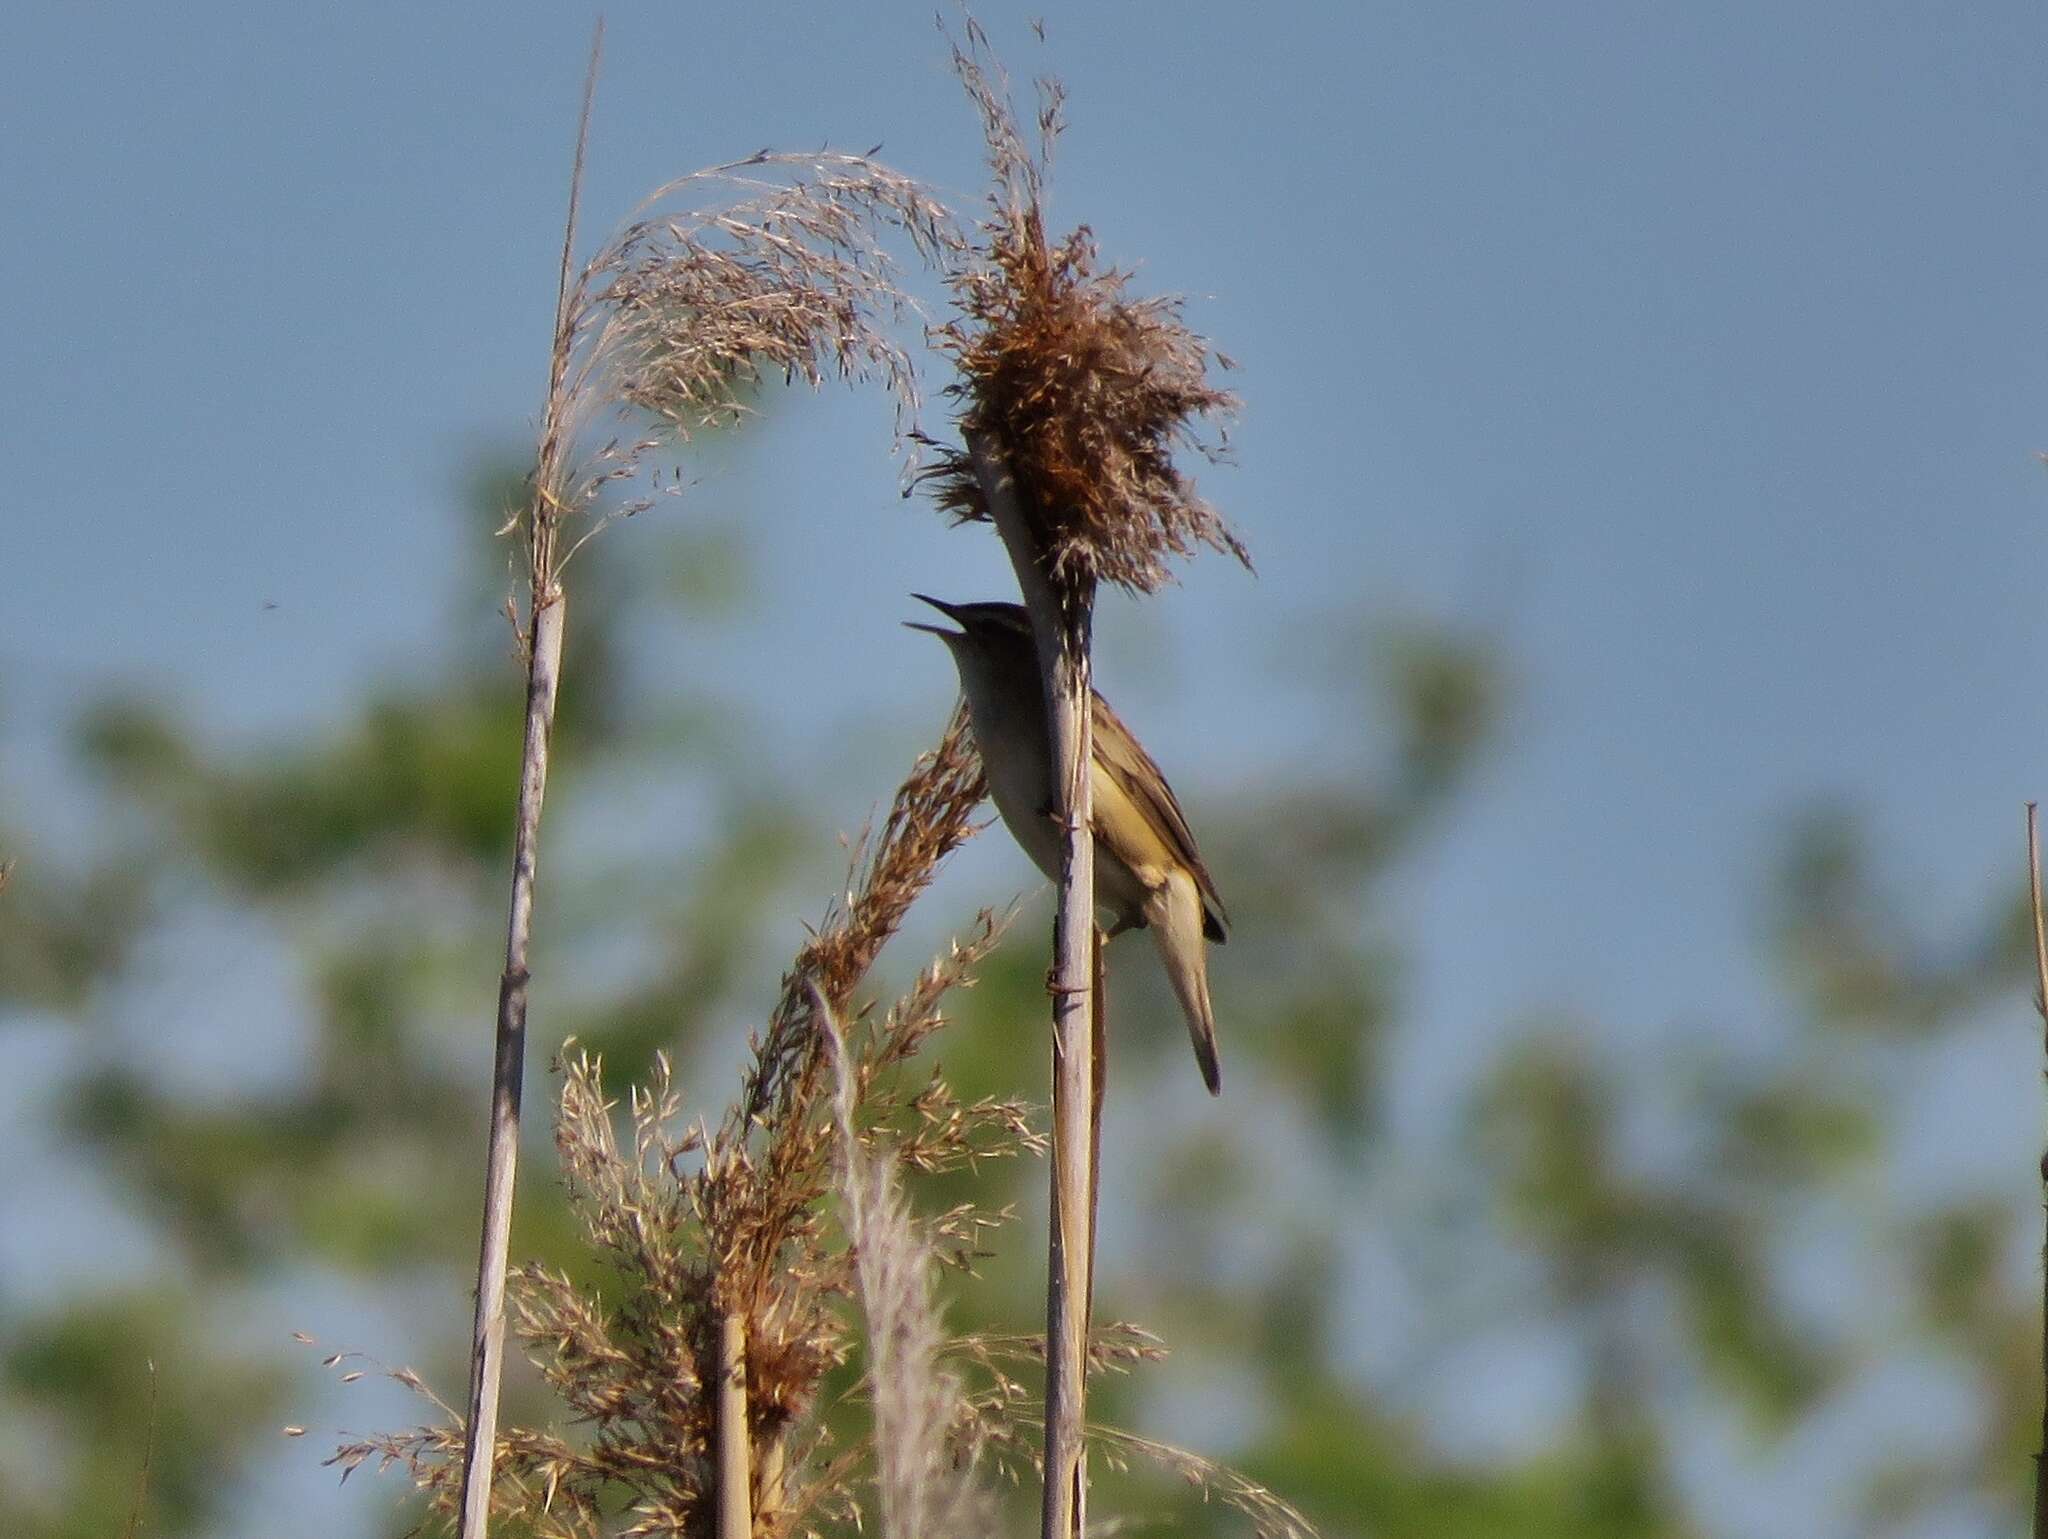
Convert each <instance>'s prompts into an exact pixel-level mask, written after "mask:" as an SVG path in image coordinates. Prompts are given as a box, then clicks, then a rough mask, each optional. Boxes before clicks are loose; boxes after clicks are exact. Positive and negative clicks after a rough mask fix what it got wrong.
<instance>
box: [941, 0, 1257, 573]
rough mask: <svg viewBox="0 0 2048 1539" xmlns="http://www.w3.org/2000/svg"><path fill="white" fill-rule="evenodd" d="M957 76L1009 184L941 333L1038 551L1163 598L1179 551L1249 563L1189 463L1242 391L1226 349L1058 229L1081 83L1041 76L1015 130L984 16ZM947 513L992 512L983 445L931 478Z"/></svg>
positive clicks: (1087, 242) (975, 426)
mask: <svg viewBox="0 0 2048 1539" xmlns="http://www.w3.org/2000/svg"><path fill="white" fill-rule="evenodd" d="M953 69H954V72H955V73H956V74H957V75H958V76H959V77H960V81H961V83H962V85H964V86H965V87H966V90H967V94H968V97H969V99H970V100H971V101H972V102H973V103H974V106H975V108H976V109H977V111H978V112H979V113H980V115H981V120H982V130H983V134H984V137H985V138H986V140H987V142H988V159H989V166H990V169H991V171H992V172H993V173H994V186H993V187H992V189H991V191H990V193H989V197H988V213H987V215H986V217H984V219H983V220H982V222H981V226H980V234H981V240H980V243H979V244H978V245H977V246H975V247H974V248H973V249H972V250H971V252H970V253H969V254H968V256H967V258H966V259H965V260H964V261H961V262H959V263H958V264H957V265H956V266H955V268H954V270H953V274H952V278H951V287H952V291H953V302H954V306H955V308H956V310H957V312H958V313H957V314H956V316H955V317H954V318H953V319H952V320H951V321H950V322H948V323H947V324H946V325H944V326H942V327H940V328H939V329H938V331H937V333H936V337H937V341H938V344H939V346H940V347H941V348H942V349H943V350H944V351H945V352H947V353H948V354H950V355H951V357H952V358H953V361H954V363H955V365H956V367H957V368H958V370H959V374H960V378H959V380H958V381H957V382H956V383H955V384H953V385H952V386H949V387H948V392H947V393H948V394H949V395H951V396H952V397H953V398H954V399H956V400H958V401H959V402H960V403H961V411H960V425H961V429H962V432H963V434H965V435H967V436H970V437H971V436H972V435H973V434H975V433H977V432H979V433H985V434H988V435H990V436H991V437H992V438H993V439H994V441H995V442H996V443H997V444H998V445H999V446H1000V447H1001V450H1002V452H1003V453H1004V455H1005V456H1006V457H1007V459H1008V462H1009V467H1010V471H1011V474H1012V475H1013V477H1014V478H1015V480H1016V482H1017V484H1018V486H1019V488H1020V489H1021V491H1020V496H1019V501H1020V504H1021V509H1022V512H1023V515H1024V520H1025V523H1026V527H1027V529H1028V531H1029V534H1030V536H1031V545H1032V548H1033V550H1034V551H1035V552H1037V553H1039V555H1040V557H1041V559H1042V560H1043V561H1044V562H1045V565H1046V568H1047V570H1048V571H1049V572H1050V573H1051V574H1052V575H1053V576H1054V577H1055V578H1057V579H1062V580H1065V579H1078V578H1087V579H1092V580H1094V581H1099V582H1109V583H1115V584H1117V585H1118V586H1120V587H1124V588H1127V589H1130V590H1131V591H1133V592H1137V593H1152V592H1156V591H1157V590H1158V589H1159V588H1160V587H1161V586H1163V585H1164V584H1165V582H1166V580H1167V577H1168V576H1169V572H1168V569H1167V565H1166V561H1167V558H1168V557H1169V556H1188V555H1192V554H1193V553H1194V551H1195V550H1196V548H1197V547H1198V546H1202V545H1206V546H1209V547H1210V548H1212V549H1214V550H1218V551H1222V552H1225V553H1227V554H1229V555H1232V556H1235V557H1236V558H1237V559H1238V560H1239V561H1241V562H1243V563H1244V564H1245V565H1246V566H1247V567H1249V566H1250V565H1251V558H1250V555H1249V553H1248V552H1247V551H1246V550H1245V547H1244V545H1243V543H1242V542H1241V541H1240V540H1239V539H1238V538H1237V537H1236V536H1235V535H1234V534H1232V533H1231V532H1230V530H1229V528H1228V527H1227V526H1226V525H1225V524H1224V522H1223V520H1222V519H1221V518H1220V517H1219V516H1218V514H1217V513H1216V510H1215V509H1214V508H1212V507H1210V506H1209V505H1208V504H1207V503H1206V502H1204V501H1203V500H1202V499H1201V498H1200V496H1198V495H1197V494H1196V491H1195V485H1194V482H1193V480H1192V479H1191V478H1190V477H1189V476H1187V475H1186V474H1184V473H1183V472H1182V471H1181V470H1180V468H1179V467H1178V466H1177V465H1176V464H1175V463H1174V453H1175V451H1176V450H1177V449H1180V448H1191V449H1194V450H1196V451H1197V452H1199V453H1203V454H1205V455H1211V456H1213V455H1214V454H1215V453H1217V452H1220V450H1221V448H1222V447H1223V442H1224V440H1223V437H1222V435H1221V434H1219V437H1218V442H1217V443H1216V444H1215V445H1213V446H1212V445H1211V444H1210V443H1209V442H1208V441H1207V440H1205V439H1204V438H1202V437H1201V436H1200V434H1199V433H1198V431H1197V430H1196V423H1197V421H1198V419H1201V418H1204V417H1207V418H1214V419H1222V418H1226V417H1227V416H1229V415H1230V414H1231V413H1232V412H1234V411H1235V410H1236V407H1237V400H1236V398H1235V397H1234V396H1232V395H1231V394H1230V393H1229V392H1228V391H1225V390H1221V389H1218V388H1217V387H1215V386H1214V385H1212V384H1211V383H1210V382H1209V378H1208V365H1209V361H1210V359H1211V358H1212V357H1214V358H1215V359H1216V361H1217V362H1218V363H1219V364H1220V365H1222V366H1225V367H1227V366H1228V360H1227V359H1224V358H1223V356H1222V355H1221V354H1218V353H1214V352H1213V350H1212V349H1211V348H1210V347H1209V345H1208V343H1207V342H1205V341H1204V340H1203V339H1202V338H1201V337H1199V336H1197V335H1196V334H1195V333H1194V332H1192V331H1190V330H1189V329H1188V327H1187V326H1186V324H1185V323H1184V322H1183V321H1182V319H1181V311H1180V302H1179V301H1178V300H1177V299H1173V298H1157V299H1134V298H1132V297H1131V296H1130V294H1129V292H1128V287H1129V275H1128V274H1126V273H1123V272H1120V271H1118V270H1117V269H1115V268H1105V267H1102V266H1101V265H1100V262H1099V258H1098V256H1097V252H1096V247H1095V238H1094V235H1093V234H1092V232H1091V231H1090V230H1089V229H1088V227H1087V226H1086V225H1082V226H1080V227H1079V228H1077V229H1075V230H1074V231H1073V232H1072V233H1071V234H1069V235H1068V236H1067V237H1066V238H1065V239H1064V240H1062V241H1060V242H1059V243H1058V244H1057V245H1054V244H1052V243H1051V242H1050V240H1049V239H1048V237H1047V235H1046V229H1045V211H1044V197H1045V184H1046V176H1047V173H1048V171H1049V169H1050V166H1051V159H1052V148H1053V144H1054V142H1055V141H1056V140H1057V138H1058V136H1059V133H1060V129H1061V127H1062V126H1063V112H1064V108H1065V102H1066V98H1065V92H1064V90H1063V88H1062V87H1061V85H1060V83H1059V82H1058V81H1057V80H1053V79H1044V80H1041V81H1040V82H1039V83H1038V95H1039V105H1038V113H1037V130H1038V142H1037V145H1036V147H1035V148H1034V147H1032V146H1031V145H1029V144H1028V143H1027V142H1026V140H1025V137H1024V134H1023V132H1022V130H1021V129H1020V128H1019V126H1018V123H1017V114H1016V109H1015V107H1014V105H1013V103H1012V101H1011V96H1010V89H1009V83H1008V81H1007V80H1006V79H1005V77H1004V76H1003V74H1002V71H1001V69H1000V67H998V66H997V65H996V64H995V63H994V62H993V60H992V59H991V58H990V54H989V48H988V40H987V38H986V36H985V35H984V34H983V33H982V31H981V28H980V27H979V26H978V25H977V24H976V23H975V22H974V21H973V20H972V19H971V18H970V19H969V20H968V22H967V23H966V41H965V43H964V45H963V44H961V43H958V42H956V43H954V44H953ZM921 479H923V480H925V481H928V482H929V483H930V484H931V485H932V486H933V489H934V495H935V496H936V497H937V499H938V502H939V504H940V506H941V507H943V508H945V509H946V510H948V511H949V512H951V513H953V514H955V515H956V516H958V517H960V518H962V519H986V518H990V517H992V510H991V508H990V507H989V504H988V497H987V492H986V489H985V487H984V486H983V484H982V481H981V478H980V477H978V476H977V475H976V474H975V473H974V467H973V464H972V461H971V456H970V455H968V454H963V453H961V452H959V451H957V450H945V449H941V450H939V452H938V453H937V454H936V456H935V459H934V462H933V464H932V465H931V466H930V467H928V468H927V469H926V470H925V471H924V472H922V474H921Z"/></svg>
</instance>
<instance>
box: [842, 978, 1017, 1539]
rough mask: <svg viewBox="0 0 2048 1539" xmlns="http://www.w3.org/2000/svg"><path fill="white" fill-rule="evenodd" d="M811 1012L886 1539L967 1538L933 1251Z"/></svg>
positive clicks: (971, 1512) (970, 1508) (974, 1508)
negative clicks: (868, 1138) (820, 1047)
mask: <svg viewBox="0 0 2048 1539" xmlns="http://www.w3.org/2000/svg"><path fill="white" fill-rule="evenodd" d="M811 1002H812V1005H813V1007H814V1008H815V1009H816V1010H817V1012H818V1015H819V1019H820V1021H821V1022H822V1023H823V1029H824V1032H825V1046H826V1049H827V1051H828V1053H829V1055H830V1058H831V1067H832V1078H833V1088H834V1095H833V1107H834V1112H835V1116H836V1124H837V1128H838V1132H839V1196H840V1203H841V1206H842V1208H843V1209H844V1211H845V1214H846V1232H847V1238H848V1240H849V1241H851V1243H852V1247H853V1261H854V1277H855V1282H856V1285H857V1292H858V1295H859V1299H860V1306H861V1312H862V1314H863V1315H864V1316H865V1317H866V1320H867V1356H868V1395H869V1402H870V1404H871V1405H872V1407H873V1409H874V1435H873V1441H874V1447H875V1489H876V1493H877V1497H878V1502H879V1505H880V1507H881V1516H882V1525H881V1532H882V1535H883V1539H943V1536H950V1535H957V1534H965V1533H967V1532H969V1531H970V1528H971V1527H972V1526H976V1525H977V1524H978V1521H979V1520H980V1519H981V1518H983V1517H984V1516H985V1515H986V1514H985V1512H984V1510H983V1506H984V1504H983V1503H982V1502H981V1500H980V1497H979V1493H978V1492H977V1491H976V1490H975V1488H974V1484H973V1481H972V1479H971V1478H970V1474H971V1470H972V1468H973V1452H972V1450H971V1449H970V1450H967V1451H966V1453H965V1455H964V1456H963V1457H961V1458H958V1459H956V1458H955V1456H954V1452H953V1449H952V1446H951V1444H952V1435H953V1430H954V1428H955V1426H956V1425H957V1424H959V1423H960V1422H961V1421H962V1419H963V1417H964V1412H965V1407H964V1405H963V1404H962V1401H961V1398H960V1384H959V1381H958V1379H956V1378H955V1377H954V1376H953V1375H952V1374H951V1373H949V1372H947V1371H946V1370H945V1369H944V1368H943V1367H942V1366H940V1362H939V1355H940V1351H941V1349H942V1348H943V1346H944V1336H943V1333H942V1332H941V1330H940V1327H939V1319H938V1314H937V1311H936V1309H935V1308H934V1306H933V1304H932V1300H931V1291H930V1290H931V1271H932V1263H933V1259H934V1258H933V1256H932V1252H931V1247H930V1245H929V1244H928V1243H927V1242H926V1241H925V1240H924V1239H923V1237H922V1236H920V1235H919V1233H918V1231H917V1226H916V1224H915V1223H914V1222H913V1220H912V1218H911V1214H910V1204H909V1202H908V1200H907V1199H906V1198H905V1197H904V1195H903V1191H902V1188H901V1186H900V1185H899V1184H898V1182H897V1179H896V1170H895V1157H894V1155H893V1153H892V1152H891V1151H889V1150H886V1149H884V1150H877V1151H873V1152H870V1151H869V1150H867V1149H865V1148H863V1147H862V1144H861V1139H860V1135H859V1134H858V1133H857V1132H856V1131H855V1124H854V1117H855V1112H854V1076H853V1072H852V1069H851V1066H850V1065H849V1063H848V1060H847V1053H846V1049H845V1047H844V1046H843V1045H842V1043H841V1042H840V1040H839V1028H838V1026H837V1024H836V1023H835V1022H834V1021H833V1019H832V1010H831V1007H830V1006H829V1005H827V1004H826V1003H825V999H824V996H823V995H821V994H819V993H818V992H817V991H816V990H815V989H813V990H812V995H811Z"/></svg>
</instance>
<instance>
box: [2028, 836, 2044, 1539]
mask: <svg viewBox="0 0 2048 1539" xmlns="http://www.w3.org/2000/svg"><path fill="white" fill-rule="evenodd" d="M2027 898H2028V901H2029V903H2030V904H2031V906H2032V910H2033V916H2034V989H2035V993H2034V1008H2035V1009H2036V1010H2037V1011H2039V1012H2040V1016H2041V1027H2042V1032H2043V1039H2042V1049H2043V1052H2044V1053H2048V921H2044V920H2043V918H2042V913H2041V829H2040V807H2039V805H2038V804H2037V803H2035V802H2028V803H2027ZM2041 1180H2042V1183H2043V1185H2044V1187H2048V1152H2044V1153H2043V1154H2042V1156H2041ZM2042 1211H2043V1213H2044V1215H2048V1200H2044V1201H2043V1204H2042ZM2041 1382H2042V1400H2041V1447H2040V1451H2039V1452H2037V1453H2036V1454H2035V1455H2034V1539H2048V1242H2044V1244H2043V1246H2042V1250H2041Z"/></svg>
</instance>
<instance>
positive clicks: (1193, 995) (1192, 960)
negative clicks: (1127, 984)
mask: <svg viewBox="0 0 2048 1539" xmlns="http://www.w3.org/2000/svg"><path fill="white" fill-rule="evenodd" d="M1202 917H1203V916H1202V895H1201V893H1200V891H1199V890H1198V889H1197V888H1196V886H1195V880H1194V878H1193V877H1192V876H1190V875H1189V874H1188V873H1187V872H1185V871H1176V872H1174V873H1173V874H1172V875H1171V876H1169V877H1168V878H1167V879H1166V885H1165V887H1164V888H1162V889H1161V890H1160V891H1158V892H1156V893H1154V894H1152V897H1151V899H1150V901H1149V902H1147V903H1146V905H1145V920H1146V923H1147V925H1148V926H1149V927H1150V929H1151V931H1152V935H1153V939H1154V940H1155V941H1157V943H1158V946H1159V959H1160V961H1161V962H1163V963H1164V964H1165V965H1166V977H1167V981H1168V982H1170V983H1171V984H1172V985H1173V993H1174V997H1175V998H1176V999H1178V1000H1179V1001H1180V1008H1181V1013H1182V1014H1184V1015H1185V1016H1186V1017H1187V1021H1188V1039H1189V1040H1190V1041H1191V1042H1192V1043H1193V1044H1194V1048H1195V1061H1196V1062H1197V1063H1199V1064H1200V1065H1201V1066H1202V1083H1203V1084H1205V1085H1207V1086H1208V1087H1209V1094H1211V1095H1221V1094H1222V1093H1223V1067H1222V1065H1221V1063H1219V1062H1218V1061H1217V1057H1216V1014H1215V1012H1214V1011H1213V1010H1212V1009H1211V1008H1210V1005H1209V956H1208V951H1207V949H1206V947H1205V946H1204V945H1203V942H1202Z"/></svg>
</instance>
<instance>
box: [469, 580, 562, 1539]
mask: <svg viewBox="0 0 2048 1539" xmlns="http://www.w3.org/2000/svg"><path fill="white" fill-rule="evenodd" d="M568 609H569V605H568V601H567V599H566V598H565V597H564V595H563V594H562V593H561V592H560V591H559V590H557V591H556V592H555V593H554V594H553V595H552V596H549V597H547V598H546V599H545V601H544V602H542V603H541V604H540V605H539V606H538V607H537V608H536V609H535V610H534V612H533V622H532V627H531V629H530V630H529V631H528V633H527V642H528V657H529V659H530V661H529V665H528V670H527V675H526V744H525V751H524V753H523V754H522V756H521V760H520V769H519V821H518V827H517V831H516V832H515V834H514V836H513V843H512V912H511V918H510V920H509V921H508V923H507V925H506V933H505V972H504V975H503V976H502V977H501V978H500V979H499V981H498V1046H497V1057H496V1061H495V1063H494V1065H493V1067H492V1071H491V1131H490V1153H489V1156H488V1164H487V1166H486V1169H485V1174H484V1226H483V1241H482V1245H481V1250H480V1254H479V1256H478V1259H477V1286H476V1320H475V1329H474V1333H473V1335H472V1338H471V1343H470V1358H469V1419H468V1422H467V1424H466V1434H465V1435H466V1442H465V1444H464V1447H463V1464H462V1530H461V1533H462V1539H482V1536H483V1535H484V1534H485V1533H486V1532H487V1531H488V1529H489V1527H490V1514H491V1466H492V1463H493V1460H494V1458H495V1456H496V1450H497V1441H498V1380H499V1378H500V1376H501V1375H502V1373H503V1371H504V1366H505V1264H506V1256H507V1254H508V1253H509V1251H510V1249H511V1239H512V1189H513V1177H514V1174H515V1171H516V1168H517V1165H518V1162H519V1101H520V1091H521V1085H522V1081H523V1079H524V1069H525V1065H526V996H527V987H528V984H529V982H530V981H531V978H532V974H531V973H530V972H529V971H528V969H527V957H528V955H529V951H530V948H531V944H532V940H533V883H534V868H535V863H536V861H537V859H538V856H539V850H540V811H541V802H542V800H543V799H544V797H545V796H546V794H547V784H548V737H549V734H550V732H551V731H552V730H553V727H554V720H555V696H556V693H557V690H558V688H559V685H560V682H561V675H562V635H563V629H564V625H565V623H566V621H567V618H568Z"/></svg>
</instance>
